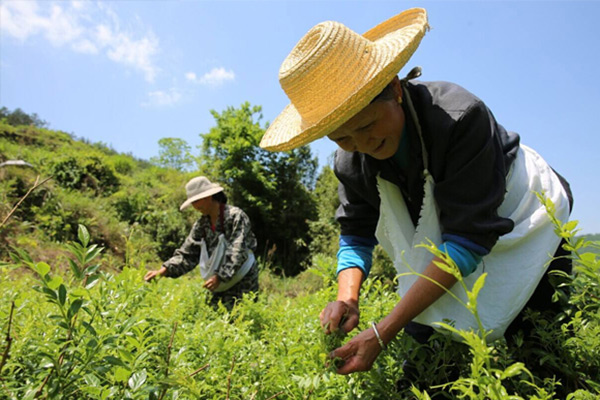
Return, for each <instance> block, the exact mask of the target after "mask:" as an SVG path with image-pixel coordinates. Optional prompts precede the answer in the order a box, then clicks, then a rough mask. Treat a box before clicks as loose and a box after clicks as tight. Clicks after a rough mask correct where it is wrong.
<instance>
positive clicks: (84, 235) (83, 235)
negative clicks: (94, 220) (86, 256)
mask: <svg viewBox="0 0 600 400" xmlns="http://www.w3.org/2000/svg"><path fill="white" fill-rule="evenodd" d="M77 237H78V238H79V242H80V243H81V244H82V245H83V246H84V247H87V245H88V243H89V242H90V233H89V232H88V230H87V228H86V227H85V226H84V225H81V224H79V227H78V229H77Z"/></svg>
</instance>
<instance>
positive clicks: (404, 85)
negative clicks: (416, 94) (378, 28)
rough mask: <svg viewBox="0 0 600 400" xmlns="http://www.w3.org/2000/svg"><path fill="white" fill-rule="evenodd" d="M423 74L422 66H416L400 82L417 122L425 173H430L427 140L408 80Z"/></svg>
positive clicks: (409, 108) (407, 104) (414, 119)
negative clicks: (411, 95)
mask: <svg viewBox="0 0 600 400" xmlns="http://www.w3.org/2000/svg"><path fill="white" fill-rule="evenodd" d="M419 76H421V67H414V68H413V69H411V70H410V72H409V73H408V74H407V75H406V76H405V77H404V78H402V79H400V83H401V84H402V97H404V98H405V99H406V103H405V104H406V107H408V111H409V112H410V116H411V118H412V119H413V122H414V123H415V128H416V129H417V134H418V135H419V139H420V142H421V152H422V154H423V167H424V172H425V174H428V173H429V172H428V171H429V169H428V165H429V155H428V153H427V148H426V147H425V141H424V140H423V133H422V131H421V124H419V118H418V117H417V112H416V111H415V107H414V105H413V102H412V99H411V98H410V93H409V92H408V85H407V83H408V81H409V80H411V79H415V78H418V77H419Z"/></svg>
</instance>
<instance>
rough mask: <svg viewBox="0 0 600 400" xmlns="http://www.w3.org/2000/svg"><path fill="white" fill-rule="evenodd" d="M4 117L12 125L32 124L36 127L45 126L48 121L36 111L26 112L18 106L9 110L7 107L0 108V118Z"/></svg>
mask: <svg viewBox="0 0 600 400" xmlns="http://www.w3.org/2000/svg"><path fill="white" fill-rule="evenodd" d="M4 118H6V122H7V123H8V124H9V125H12V126H18V125H33V126H35V127H38V128H46V127H47V126H48V123H47V122H46V121H44V120H42V119H41V118H40V117H38V115H37V114H36V113H33V114H27V113H26V112H24V111H23V110H21V109H20V108H15V109H14V110H13V111H9V110H8V108H6V107H2V108H0V120H2V119H4Z"/></svg>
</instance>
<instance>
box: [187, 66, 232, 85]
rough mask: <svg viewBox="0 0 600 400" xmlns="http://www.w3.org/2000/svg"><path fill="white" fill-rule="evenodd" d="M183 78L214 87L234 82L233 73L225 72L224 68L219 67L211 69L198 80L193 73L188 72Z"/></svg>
mask: <svg viewBox="0 0 600 400" xmlns="http://www.w3.org/2000/svg"><path fill="white" fill-rule="evenodd" d="M185 78H186V79H187V80H188V81H191V82H194V83H198V84H201V85H206V86H212V87H216V86H221V85H222V84H224V83H225V82H227V81H233V80H235V73H234V72H233V71H231V70H229V71H227V70H226V69H225V68H223V67H220V68H213V69H212V70H210V71H209V72H207V73H206V74H204V75H202V76H201V77H200V78H198V77H197V76H196V74H195V73H194V72H188V73H186V74H185Z"/></svg>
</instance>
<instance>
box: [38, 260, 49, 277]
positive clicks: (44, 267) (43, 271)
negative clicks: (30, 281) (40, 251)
mask: <svg viewBox="0 0 600 400" xmlns="http://www.w3.org/2000/svg"><path fill="white" fill-rule="evenodd" d="M35 272H37V273H38V274H40V276H42V277H44V276H46V275H48V272H50V266H49V265H48V264H46V263H45V262H43V261H41V262H39V263H37V264H35Z"/></svg>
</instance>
